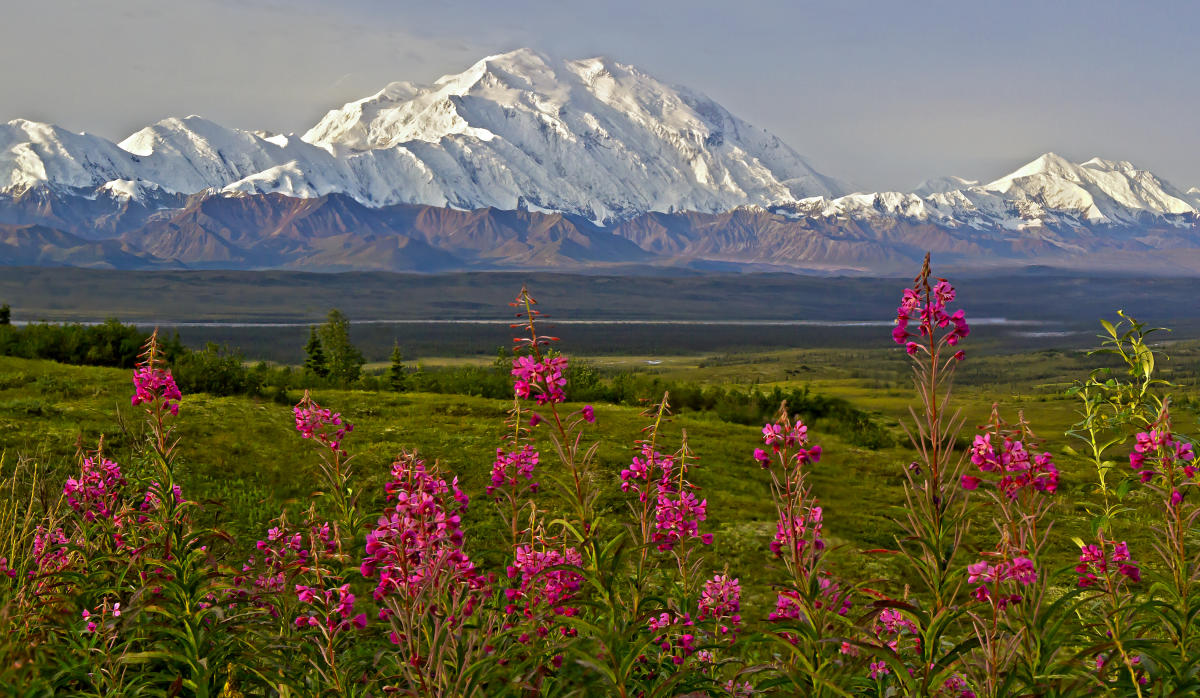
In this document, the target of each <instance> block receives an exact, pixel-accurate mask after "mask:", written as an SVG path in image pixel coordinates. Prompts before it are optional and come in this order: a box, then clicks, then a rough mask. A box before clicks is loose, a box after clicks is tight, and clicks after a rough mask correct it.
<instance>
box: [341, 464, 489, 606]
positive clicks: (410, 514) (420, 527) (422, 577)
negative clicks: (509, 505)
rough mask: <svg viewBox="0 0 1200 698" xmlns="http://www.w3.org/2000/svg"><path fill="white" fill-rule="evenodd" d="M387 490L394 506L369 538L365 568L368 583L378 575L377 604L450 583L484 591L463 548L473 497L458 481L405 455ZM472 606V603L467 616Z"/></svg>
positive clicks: (387, 511)
mask: <svg viewBox="0 0 1200 698" xmlns="http://www.w3.org/2000/svg"><path fill="white" fill-rule="evenodd" d="M384 489H385V491H386V492H387V500H388V502H389V503H390V504H391V505H390V506H389V507H388V508H387V509H386V510H384V512H383V516H381V517H379V520H378V522H377V523H376V525H375V528H374V529H373V530H372V531H371V532H369V533H368V534H367V541H366V556H365V557H364V558H363V561H362V567H361V572H362V575H363V577H366V578H367V579H375V578H376V575H378V583H377V584H376V587H375V592H374V596H375V600H376V601H382V600H383V599H385V598H387V597H390V596H397V595H398V596H400V597H406V598H412V597H416V596H419V595H421V594H422V593H423V592H424V591H425V590H426V589H429V588H433V589H441V588H444V587H446V586H447V585H453V586H456V585H465V586H466V587H467V588H469V589H470V590H471V591H484V590H485V589H486V580H485V579H484V578H483V576H482V575H480V573H479V572H478V570H476V569H475V565H474V563H472V562H471V558H470V557H468V556H467V554H466V552H465V551H463V549H462V545H463V532H462V513H463V512H465V511H466V508H467V503H468V502H469V501H470V499H469V498H468V497H467V495H466V494H464V493H463V491H462V490H461V489H459V487H458V478H454V480H453V481H451V482H450V483H447V482H446V481H445V480H444V479H442V478H441V477H438V475H437V473H436V472H430V471H429V470H427V469H426V467H425V461H423V460H421V459H419V458H417V456H416V454H415V453H405V454H403V455H402V456H401V457H400V459H399V460H397V461H396V462H395V463H393V464H392V479H391V481H389V482H388V483H387V484H386V485H385V486H384ZM471 598H472V599H474V596H472V597H471ZM473 608H474V602H473V601H470V602H468V606H467V609H466V613H467V614H468V615H469V614H470V612H471V610H472V609H473Z"/></svg>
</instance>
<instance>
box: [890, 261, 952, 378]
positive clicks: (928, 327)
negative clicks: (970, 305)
mask: <svg viewBox="0 0 1200 698" xmlns="http://www.w3.org/2000/svg"><path fill="white" fill-rule="evenodd" d="M928 275H929V259H928V257H927V258H926V260H925V266H924V268H923V269H922V272H921V276H920V277H918V278H917V280H916V282H915V284H914V286H913V287H912V288H906V289H904V293H903V294H902V295H901V298H900V306H899V307H898V308H896V327H894V328H893V329H892V341H894V342H895V343H897V344H900V345H903V346H904V348H905V351H906V352H908V353H909V354H910V355H915V354H916V353H917V351H918V350H920V349H922V348H925V349H928V347H922V346H921V345H920V344H918V343H917V342H916V341H913V340H912V338H922V337H924V338H927V341H929V342H933V341H934V332H935V329H945V328H950V329H949V330H948V331H946V332H943V333H942V341H944V342H945V343H946V344H947V345H949V346H955V345H957V344H958V343H959V342H960V341H962V340H963V339H965V338H966V337H967V335H969V334H970V333H971V328H970V326H969V325H968V324H967V320H966V313H964V312H963V311H962V310H957V311H955V312H954V313H953V314H950V313H947V312H946V306H947V305H949V304H950V303H952V302H954V298H955V291H954V287H953V286H951V285H950V282H948V281H946V280H945V279H938V281H937V283H936V284H934V285H933V286H932V287H930V286H929V282H928V278H929V276H928ZM914 321H915V322H917V331H916V332H910V331H909V323H910V322H914ZM954 358H955V359H956V360H959V361H961V360H962V352H961V351H960V352H957V353H956V354H955V355H954Z"/></svg>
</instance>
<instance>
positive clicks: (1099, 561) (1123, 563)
mask: <svg viewBox="0 0 1200 698" xmlns="http://www.w3.org/2000/svg"><path fill="white" fill-rule="evenodd" d="M1105 543H1113V546H1112V550H1111V552H1110V553H1109V554H1108V555H1107V557H1106V556H1105V548H1104V547H1103V546H1104V544H1105ZM1110 565H1111V566H1112V567H1114V568H1115V569H1116V571H1117V574H1118V575H1119V576H1123V577H1125V578H1126V579H1128V580H1129V581H1130V582H1140V581H1141V579H1142V572H1141V570H1140V569H1139V568H1138V565H1137V562H1135V561H1134V560H1133V559H1132V558H1131V557H1130V555H1129V546H1128V545H1126V543H1125V541H1121V542H1120V543H1116V542H1114V541H1105V540H1101V544H1100V545H1095V544H1088V545H1085V546H1083V547H1082V548H1081V549H1080V550H1079V564H1077V565H1075V572H1076V574H1078V575H1079V586H1081V587H1090V586H1093V585H1095V584H1096V582H1097V581H1099V578H1100V577H1101V576H1104V577H1105V578H1106V579H1107V573H1108V571H1109V569H1110ZM1118 580H1119V578H1118Z"/></svg>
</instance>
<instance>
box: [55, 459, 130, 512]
mask: <svg viewBox="0 0 1200 698" xmlns="http://www.w3.org/2000/svg"><path fill="white" fill-rule="evenodd" d="M124 485H125V478H124V477H122V475H121V466H119V465H117V464H116V463H115V462H113V461H111V460H109V459H107V458H102V457H100V456H96V457H95V458H85V459H83V467H82V472H81V473H80V475H79V478H78V479H76V478H68V479H67V482H66V484H65V485H63V494H64V495H66V497H67V504H68V505H70V507H71V508H72V509H74V510H75V511H76V512H78V513H80V514H82V515H83V518H84V520H86V521H95V520H96V519H100V520H104V519H108V518H110V517H111V516H112V515H113V512H114V510H115V509H116V505H117V498H118V497H119V496H120V489H121V487H123V486H124Z"/></svg>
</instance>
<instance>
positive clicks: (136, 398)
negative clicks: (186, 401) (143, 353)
mask: <svg viewBox="0 0 1200 698" xmlns="http://www.w3.org/2000/svg"><path fill="white" fill-rule="evenodd" d="M133 391H134V392H133V397H132V398H131V402H132V403H133V405H134V407H136V406H138V405H141V404H147V405H151V406H154V405H161V407H162V408H163V409H166V410H167V411H169V412H170V413H171V414H172V415H176V416H177V415H178V414H179V401H180V400H182V399H183V395H182V394H181V393H180V392H179V387H178V386H177V385H175V379H174V378H173V377H172V376H171V371H170V370H168V369H162V368H158V367H157V366H139V367H138V368H136V369H134V371H133Z"/></svg>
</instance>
